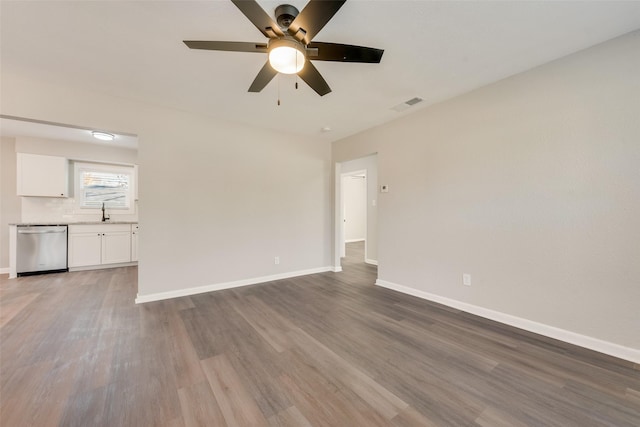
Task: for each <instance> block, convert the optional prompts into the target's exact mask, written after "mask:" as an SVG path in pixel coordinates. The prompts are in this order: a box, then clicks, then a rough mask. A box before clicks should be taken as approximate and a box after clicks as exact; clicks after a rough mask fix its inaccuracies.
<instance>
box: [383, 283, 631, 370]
mask: <svg viewBox="0 0 640 427" xmlns="http://www.w3.org/2000/svg"><path fill="white" fill-rule="evenodd" d="M376 285H378V286H382V287H384V288H388V289H393V290H394V291H398V292H402V293H404V294H409V295H413V296H415V297H418V298H422V299H426V300H429V301H433V302H437V303H440V304H443V305H446V306H448V307H453V308H456V309H458V310H462V311H466V312H467V313H471V314H475V315H477V316H480V317H484V318H486V319H490V320H495V321H496V322H500V323H504V324H506V325H510V326H514V327H516V328H520V329H524V330H526V331H529V332H533V333H536V334H540V335H544V336H546V337H549V338H554V339H557V340H560V341H564V342H567V343H570V344H574V345H577V346H580V347H584V348H588V349H590V350H594V351H597V352H600V353H604V354H608V355H610V356H614V357H618V358H620V359H624V360H628V361H630V362H634V363H640V350H638V349H635V348H631V347H625V346H622V345H620V344H615V343H612V342H609V341H603V340H601V339H598V338H593V337H589V336H586V335H581V334H578V333H575V332H571V331H567V330H564V329H560V328H556V327H555V326H549V325H545V324H543V323H538V322H534V321H532V320H527V319H523V318H521V317H517V316H512V315H510V314H506V313H501V312H499V311H495V310H491V309H488V308H484V307H480V306H477V305H473V304H468V303H466V302H462V301H457V300H454V299H450V298H446V297H442V296H439V295H435V294H431V293H429V292H424V291H421V290H418V289H414V288H409V287H406V286H402V285H398V284H396V283H392V282H387V281H386V280H380V279H378V280H376Z"/></svg>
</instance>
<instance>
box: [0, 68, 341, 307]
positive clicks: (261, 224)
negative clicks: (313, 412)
mask: <svg viewBox="0 0 640 427" xmlns="http://www.w3.org/2000/svg"><path fill="white" fill-rule="evenodd" d="M1 79H2V80H1V82H2V88H1V89H2V105H1V106H0V107H1V108H2V114H6V115H12V116H18V117H27V118H34V119H39V120H47V121H52V122H59V123H69V124H74V125H79V126H84V127H90V128H102V129H113V130H114V131H116V132H118V131H119V132H128V133H133V134H137V135H138V137H139V149H138V163H139V165H140V169H139V195H140V201H139V205H138V208H139V221H140V227H141V231H140V241H139V257H140V261H139V294H140V295H141V296H148V295H152V294H157V293H161V292H175V291H179V290H182V289H187V288H193V287H199V286H208V285H215V284H219V283H226V282H229V281H241V280H248V279H253V278H259V277H265V276H271V275H277V274H287V273H290V272H298V271H305V270H313V269H320V268H326V267H328V266H330V264H331V258H330V257H331V249H330V236H331V232H330V230H331V225H330V224H331V217H330V213H329V209H328V206H329V194H330V189H329V180H330V179H329V171H330V167H331V166H330V151H331V146H330V144H326V143H320V142H318V141H311V140H305V139H301V138H300V137H298V136H296V135H288V134H286V133H285V134H283V133H276V132H270V131H263V130H259V129H253V128H249V127H246V126H239V125H235V124H233V123H227V122H223V121H219V120H215V119H212V118H210V117H205V116H198V115H194V114H189V113H184V112H179V111H175V110H170V109H163V108H156V107H152V106H149V105H145V104H141V103H136V102H133V101H126V100H123V99H121V98H115V97H110V96H108V95H103V94H99V93H88V92H83V91H82V90H79V89H77V88H69V87H63V86H59V85H56V84H53V83H48V82H43V81H36V80H32V79H30V78H29V77H27V76H26V75H25V73H22V72H16V71H15V70H11V69H8V68H3V72H2V76H1ZM275 256H279V257H280V264H279V265H275V264H274V257H275Z"/></svg>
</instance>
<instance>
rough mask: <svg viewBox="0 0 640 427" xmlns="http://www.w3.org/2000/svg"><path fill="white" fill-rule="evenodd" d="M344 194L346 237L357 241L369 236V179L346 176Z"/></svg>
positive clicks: (346, 239)
mask: <svg viewBox="0 0 640 427" xmlns="http://www.w3.org/2000/svg"><path fill="white" fill-rule="evenodd" d="M342 184H343V186H342V191H343V194H344V220H345V221H344V230H345V231H344V238H345V241H346V242H356V241H362V240H365V239H366V236H367V180H366V178H365V177H364V176H354V175H351V176H345V177H343V179H342Z"/></svg>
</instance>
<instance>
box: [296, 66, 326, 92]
mask: <svg viewBox="0 0 640 427" xmlns="http://www.w3.org/2000/svg"><path fill="white" fill-rule="evenodd" d="M298 76H300V78H301V79H302V80H304V81H305V82H306V83H307V84H308V85H309V86H311V89H313V90H315V91H316V93H317V94H318V95H320V96H324V95H326V94H328V93H329V92H331V88H330V87H329V85H328V84H327V82H326V81H325V80H324V78H323V77H322V76H321V75H320V72H319V71H318V69H317V68H316V67H315V66H314V65H313V64H312V63H311V61H309V60H308V59H307V62H306V63H305V64H304V68H303V69H302V70H301V71H300V72H299V73H298Z"/></svg>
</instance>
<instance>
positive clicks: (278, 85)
mask: <svg viewBox="0 0 640 427" xmlns="http://www.w3.org/2000/svg"><path fill="white" fill-rule="evenodd" d="M278 106H280V73H278Z"/></svg>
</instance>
